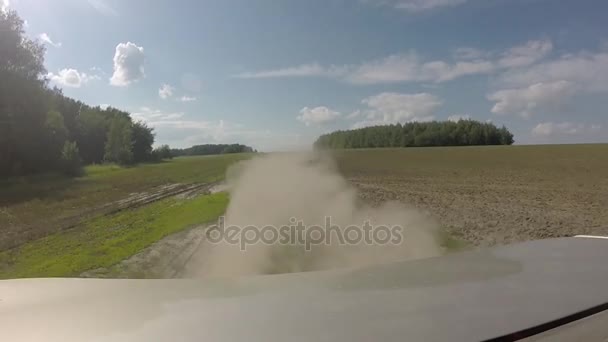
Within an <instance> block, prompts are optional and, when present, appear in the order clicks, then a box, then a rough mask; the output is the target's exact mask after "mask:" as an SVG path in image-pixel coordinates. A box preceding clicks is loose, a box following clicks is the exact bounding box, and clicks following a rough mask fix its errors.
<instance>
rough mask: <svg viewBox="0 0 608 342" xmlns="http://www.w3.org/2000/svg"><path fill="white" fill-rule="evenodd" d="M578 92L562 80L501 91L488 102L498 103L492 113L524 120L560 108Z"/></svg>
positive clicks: (492, 95)
mask: <svg viewBox="0 0 608 342" xmlns="http://www.w3.org/2000/svg"><path fill="white" fill-rule="evenodd" d="M576 90H577V87H576V85H574V84H573V83H571V82H568V81H564V80H562V81H557V82H551V83H536V84H533V85H531V86H529V87H524V88H516V89H505V90H500V91H497V92H495V93H493V94H490V95H488V100H490V101H495V102H496V104H495V105H494V107H493V108H492V113H495V114H519V115H521V116H522V117H524V118H529V117H530V116H531V115H532V114H534V111H536V110H541V109H545V108H555V107H556V106H559V105H560V104H562V103H563V102H564V101H565V100H566V99H567V98H568V97H570V96H572V95H573V94H574V93H575V92H576Z"/></svg>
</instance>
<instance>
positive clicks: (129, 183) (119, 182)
mask: <svg viewBox="0 0 608 342" xmlns="http://www.w3.org/2000/svg"><path fill="white" fill-rule="evenodd" d="M251 156H252V154H226V155H218V156H203V157H182V158H176V159H173V160H171V161H166V162H162V163H157V164H141V165H138V166H134V167H127V168H123V167H118V166H116V165H93V166H87V167H86V175H85V176H83V177H80V178H66V177H63V176H60V175H51V174H46V175H35V176H30V177H21V178H13V179H8V180H0V228H2V234H0V251H2V250H6V249H8V248H10V247H13V246H18V245H21V244H22V243H27V242H29V241H34V240H37V239H39V238H41V237H44V236H47V235H51V234H54V233H57V232H59V231H61V229H63V228H64V227H63V226H64V225H65V223H64V222H65V221H66V219H71V218H73V217H81V218H85V217H84V215H83V214H84V213H87V212H90V211H91V209H93V210H94V209H95V208H98V207H99V206H102V205H105V204H108V203H112V202H114V201H118V200H122V199H124V198H127V197H129V196H130V194H133V193H141V192H148V191H151V190H152V189H154V187H158V186H161V185H166V184H175V183H181V184H192V183H209V182H214V181H218V180H221V179H223V178H224V176H225V174H226V170H227V168H228V167H229V166H230V165H232V164H234V163H235V162H237V161H239V160H243V159H247V158H250V157H251ZM90 216H92V215H89V217H90ZM0 267H1V266H0Z"/></svg>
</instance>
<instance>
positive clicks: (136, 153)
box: [133, 122, 154, 163]
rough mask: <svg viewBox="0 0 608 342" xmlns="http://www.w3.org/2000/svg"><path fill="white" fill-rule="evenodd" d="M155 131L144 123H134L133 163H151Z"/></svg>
mask: <svg viewBox="0 0 608 342" xmlns="http://www.w3.org/2000/svg"><path fill="white" fill-rule="evenodd" d="M153 144H154V129H153V128H151V127H148V126H147V125H146V124H145V123H143V122H135V123H133V161H134V162H136V163H140V162H144V161H149V160H151V158H152V145H153Z"/></svg>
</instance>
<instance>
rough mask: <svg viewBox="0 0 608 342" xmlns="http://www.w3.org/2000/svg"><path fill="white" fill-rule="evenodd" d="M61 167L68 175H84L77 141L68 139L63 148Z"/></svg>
mask: <svg viewBox="0 0 608 342" xmlns="http://www.w3.org/2000/svg"><path fill="white" fill-rule="evenodd" d="M61 169H62V171H63V173H65V174H66V175H68V176H71V177H74V176H80V175H82V160H81V159H80V151H79V150H78V146H77V145H76V142H73V141H66V142H65V143H64V144H63V149H62V150H61Z"/></svg>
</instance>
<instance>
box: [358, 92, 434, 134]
mask: <svg viewBox="0 0 608 342" xmlns="http://www.w3.org/2000/svg"><path fill="white" fill-rule="evenodd" d="M361 103H363V104H365V105H367V106H368V109H367V110H365V111H363V113H364V115H365V117H366V119H365V120H363V121H359V122H357V123H355V124H354V125H353V128H361V127H366V126H374V125H388V124H395V123H405V122H411V121H431V120H433V119H434V112H435V111H436V110H437V109H438V108H439V107H440V106H441V105H442V103H443V102H442V101H441V100H440V99H439V98H437V97H436V96H434V95H431V94H429V93H418V94H400V93H381V94H378V95H375V96H371V97H368V98H366V99H364V100H363V101H362V102H361Z"/></svg>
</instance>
